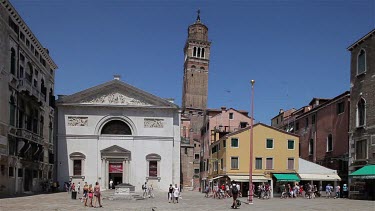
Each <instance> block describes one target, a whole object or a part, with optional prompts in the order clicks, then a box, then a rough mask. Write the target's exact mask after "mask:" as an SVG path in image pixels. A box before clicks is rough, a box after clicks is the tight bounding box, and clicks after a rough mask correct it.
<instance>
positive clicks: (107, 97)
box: [82, 92, 150, 106]
mask: <svg viewBox="0 0 375 211" xmlns="http://www.w3.org/2000/svg"><path fill="white" fill-rule="evenodd" d="M82 103H88V104H118V105H136V106H147V105H150V104H148V103H145V102H142V101H140V100H138V99H134V98H131V97H128V96H125V95H123V94H121V93H118V92H113V93H109V94H104V95H100V96H98V95H97V96H94V97H91V98H89V99H88V100H84V101H82Z"/></svg>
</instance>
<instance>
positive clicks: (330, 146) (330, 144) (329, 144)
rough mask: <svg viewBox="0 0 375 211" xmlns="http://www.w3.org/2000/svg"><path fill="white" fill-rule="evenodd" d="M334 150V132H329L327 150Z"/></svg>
mask: <svg viewBox="0 0 375 211" xmlns="http://www.w3.org/2000/svg"><path fill="white" fill-rule="evenodd" d="M332 150H333V141H332V134H329V135H328V137H327V152H331V151H332Z"/></svg>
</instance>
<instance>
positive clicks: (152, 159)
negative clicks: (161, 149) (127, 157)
mask: <svg viewBox="0 0 375 211" xmlns="http://www.w3.org/2000/svg"><path fill="white" fill-rule="evenodd" d="M146 160H147V161H148V176H149V177H159V171H160V169H159V168H160V167H159V166H160V161H161V157H160V155H158V154H155V153H151V154H148V155H147V156H146Z"/></svg>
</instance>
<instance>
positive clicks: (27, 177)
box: [23, 169, 33, 192]
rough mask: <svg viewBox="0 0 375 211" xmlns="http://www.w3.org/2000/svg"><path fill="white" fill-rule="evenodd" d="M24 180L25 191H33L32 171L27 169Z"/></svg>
mask: <svg viewBox="0 0 375 211" xmlns="http://www.w3.org/2000/svg"><path fill="white" fill-rule="evenodd" d="M23 178H24V183H23V190H24V191H25V192H27V191H31V186H32V183H33V175H32V171H31V170H30V169H25V175H24V177H23Z"/></svg>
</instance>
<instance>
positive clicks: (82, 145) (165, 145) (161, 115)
mask: <svg viewBox="0 0 375 211" xmlns="http://www.w3.org/2000/svg"><path fill="white" fill-rule="evenodd" d="M69 117H70V118H73V117H81V118H78V120H77V119H74V121H71V122H70V123H69ZM82 117H83V118H82ZM86 118H87V121H86ZM113 118H122V119H124V120H125V121H127V122H128V123H129V126H130V127H131V128H132V131H133V135H131V136H118V135H103V136H101V135H100V134H99V133H100V129H101V127H102V126H103V125H104V124H105V123H106V121H107V120H110V119H113ZM144 119H162V120H163V121H162V122H163V127H162V128H145V124H144ZM179 119H180V115H179V113H178V111H177V110H176V109H156V108H154V109H153V108H119V107H90V106H87V107H86V106H85V107H73V106H69V107H67V106H60V107H59V108H58V141H57V143H58V155H57V156H58V160H57V168H58V181H59V182H60V184H61V185H62V184H64V182H67V181H69V176H70V175H72V174H73V172H72V171H73V167H72V164H73V163H72V161H71V160H70V158H69V155H70V154H71V153H73V152H81V153H83V154H84V155H85V156H86V159H85V160H84V161H83V176H85V179H84V180H82V179H75V180H73V182H75V183H77V182H78V181H80V182H81V185H83V183H84V182H88V184H94V183H95V182H96V181H99V182H100V184H101V185H102V188H107V187H108V184H106V181H105V179H106V178H105V177H103V175H104V172H102V171H103V170H104V169H105V167H102V161H101V153H100V150H103V149H106V148H108V147H111V146H113V145H117V146H119V147H122V148H124V149H127V150H129V151H131V160H130V169H129V171H130V172H126V174H128V175H129V176H130V177H129V182H130V184H132V185H134V186H135V187H136V191H140V189H141V186H142V184H143V183H144V182H145V181H146V176H147V175H148V172H147V161H146V155H148V154H150V153H156V154H159V155H160V156H161V161H160V162H159V164H160V167H159V172H160V177H161V180H160V182H159V181H158V180H156V181H149V183H152V184H153V186H154V188H155V189H161V190H167V188H168V186H169V184H171V183H176V184H179V181H180V153H179V152H180V130H179ZM81 120H82V121H81ZM69 124H70V125H69ZM72 125H76V126H72ZM124 170H125V171H126V168H125V167H124ZM99 178H100V179H99Z"/></svg>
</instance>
